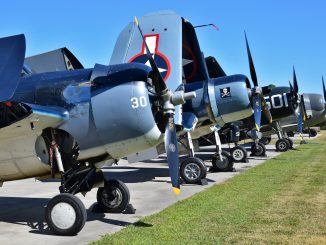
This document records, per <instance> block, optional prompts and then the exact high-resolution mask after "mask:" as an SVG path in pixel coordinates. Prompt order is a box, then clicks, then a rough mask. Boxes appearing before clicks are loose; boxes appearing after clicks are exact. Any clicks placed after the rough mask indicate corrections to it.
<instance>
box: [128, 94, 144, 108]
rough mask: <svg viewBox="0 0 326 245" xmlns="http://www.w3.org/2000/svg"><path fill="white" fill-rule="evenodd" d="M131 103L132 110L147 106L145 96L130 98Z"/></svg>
mask: <svg viewBox="0 0 326 245" xmlns="http://www.w3.org/2000/svg"><path fill="white" fill-rule="evenodd" d="M130 101H131V107H132V108H133V109H136V108H138V107H139V106H140V107H146V106H147V100H146V97H145V96H140V97H139V98H137V97H132V98H131V99H130Z"/></svg>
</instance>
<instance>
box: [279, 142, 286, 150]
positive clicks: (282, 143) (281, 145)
mask: <svg viewBox="0 0 326 245" xmlns="http://www.w3.org/2000/svg"><path fill="white" fill-rule="evenodd" d="M279 147H280V149H282V150H284V149H286V143H285V142H280V143H279Z"/></svg>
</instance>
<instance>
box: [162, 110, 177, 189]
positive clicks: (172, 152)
mask: <svg viewBox="0 0 326 245" xmlns="http://www.w3.org/2000/svg"><path fill="white" fill-rule="evenodd" d="M166 115H167V116H168V121H167V124H166V127H165V152H166V155H167V160H168V164H169V172H170V176H171V182H172V187H173V192H174V193H175V194H176V195H179V194H180V181H179V179H180V176H179V175H180V173H179V151H178V141H177V133H176V130H175V124H174V117H173V114H172V113H169V114H166Z"/></svg>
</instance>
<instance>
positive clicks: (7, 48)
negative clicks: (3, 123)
mask: <svg viewBox="0 0 326 245" xmlns="http://www.w3.org/2000/svg"><path fill="white" fill-rule="evenodd" d="M25 50H26V43H25V36H24V35H23V34H21V35H16V36H10V37H5V38H0V101H7V100H10V98H11V97H12V96H13V94H14V92H15V90H16V88H17V86H18V83H19V77H20V73H21V71H22V69H23V64H24V58H25Z"/></svg>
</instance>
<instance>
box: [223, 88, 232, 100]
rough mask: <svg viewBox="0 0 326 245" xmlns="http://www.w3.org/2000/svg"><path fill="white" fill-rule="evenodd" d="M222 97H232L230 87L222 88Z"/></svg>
mask: <svg viewBox="0 0 326 245" xmlns="http://www.w3.org/2000/svg"><path fill="white" fill-rule="evenodd" d="M220 93H221V98H227V97H231V92H230V87H225V88H223V89H220Z"/></svg>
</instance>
